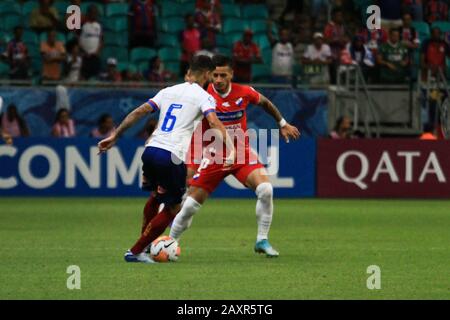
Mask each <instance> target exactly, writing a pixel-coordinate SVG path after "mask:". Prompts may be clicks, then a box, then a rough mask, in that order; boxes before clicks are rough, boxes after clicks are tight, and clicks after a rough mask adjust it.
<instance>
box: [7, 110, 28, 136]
mask: <svg viewBox="0 0 450 320" xmlns="http://www.w3.org/2000/svg"><path fill="white" fill-rule="evenodd" d="M1 128H2V131H3V133H4V134H6V135H8V136H10V137H12V138H17V137H28V136H29V135H30V131H29V130H28V126H27V123H26V122H25V120H24V119H23V118H22V117H21V116H20V115H19V112H18V111H17V107H16V105H15V104H10V105H9V106H8V109H7V110H6V113H3V114H2V117H1Z"/></svg>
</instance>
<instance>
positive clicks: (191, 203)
mask: <svg viewBox="0 0 450 320" xmlns="http://www.w3.org/2000/svg"><path fill="white" fill-rule="evenodd" d="M201 207H202V205H201V204H200V203H198V202H197V201H195V199H194V198H192V197H187V198H186V200H184V203H183V207H182V208H181V210H180V212H179V213H178V214H177V216H176V217H175V220H173V222H172V227H171V228H170V237H171V238H173V239H176V240H177V241H178V240H179V239H180V237H181V234H182V233H183V232H184V231H185V230H186V229H187V228H189V227H190V226H191V224H192V218H193V216H194V214H195V213H196V212H197V211H198V210H200V208H201Z"/></svg>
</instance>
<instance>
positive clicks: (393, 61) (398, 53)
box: [377, 28, 409, 83]
mask: <svg viewBox="0 0 450 320" xmlns="http://www.w3.org/2000/svg"><path fill="white" fill-rule="evenodd" d="M377 64H378V66H379V67H380V82H381V83H404V82H405V81H406V76H407V75H408V65H409V55H408V48H407V47H406V46H404V45H403V44H402V43H401V42H400V32H399V31H398V29H396V28H393V29H391V30H389V40H388V42H387V43H384V44H383V45H382V46H381V47H380V50H379V52H378V56H377Z"/></svg>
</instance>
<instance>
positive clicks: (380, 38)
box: [359, 27, 388, 56]
mask: <svg viewBox="0 0 450 320" xmlns="http://www.w3.org/2000/svg"><path fill="white" fill-rule="evenodd" d="M359 35H361V36H362V37H363V42H364V44H366V45H367V47H368V48H369V49H370V50H371V51H372V54H373V55H374V56H376V55H377V54H378V49H379V48H380V46H381V45H382V44H383V43H386V41H387V40H388V33H387V32H386V30H384V29H375V30H368V29H367V28H366V27H364V28H363V29H362V31H361V33H360V34H359Z"/></svg>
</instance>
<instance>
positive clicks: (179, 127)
mask: <svg viewBox="0 0 450 320" xmlns="http://www.w3.org/2000/svg"><path fill="white" fill-rule="evenodd" d="M148 103H149V104H150V106H151V107H152V108H153V110H154V111H157V110H159V111H160V114H159V120H158V126H157V128H156V129H155V131H154V132H153V134H152V136H151V138H150V139H149V142H148V143H147V145H146V146H147V147H149V146H150V147H156V148H161V149H164V150H168V151H170V152H172V154H174V155H175V156H177V157H178V158H179V159H180V160H182V161H185V157H186V153H187V152H188V149H189V146H190V144H191V137H192V133H193V132H194V129H195V128H194V123H196V122H197V121H199V120H201V118H202V116H206V115H207V114H208V113H210V112H215V110H216V101H215V99H214V98H213V97H212V96H211V95H210V94H209V93H207V92H206V91H205V90H203V88H202V87H200V86H199V85H198V84H196V83H189V82H185V83H182V84H178V85H175V86H172V87H168V88H165V89H163V90H161V91H160V92H158V94H157V95H156V96H154V97H153V98H151V99H149V100H148Z"/></svg>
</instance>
